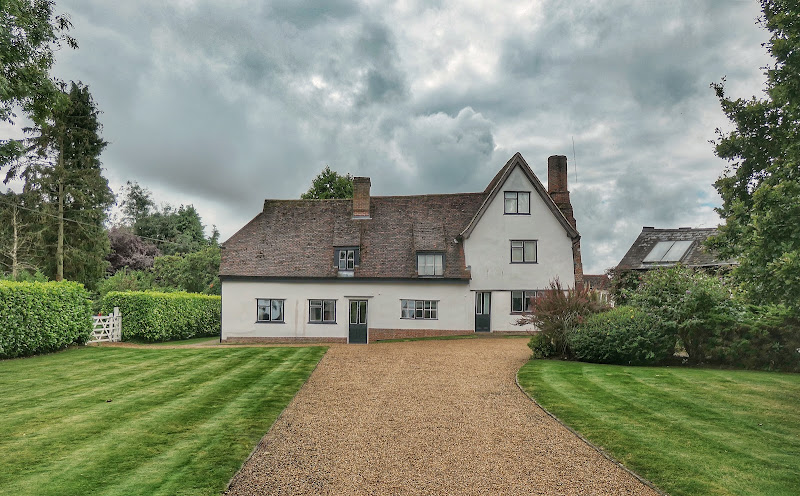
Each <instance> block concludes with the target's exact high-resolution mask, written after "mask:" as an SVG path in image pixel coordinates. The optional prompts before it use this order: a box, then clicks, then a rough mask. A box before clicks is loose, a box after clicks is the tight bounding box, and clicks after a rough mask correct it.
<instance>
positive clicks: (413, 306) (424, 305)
mask: <svg viewBox="0 0 800 496" xmlns="http://www.w3.org/2000/svg"><path fill="white" fill-rule="evenodd" d="M400 318H401V319H424V320H438V319H439V301H438V300H400Z"/></svg>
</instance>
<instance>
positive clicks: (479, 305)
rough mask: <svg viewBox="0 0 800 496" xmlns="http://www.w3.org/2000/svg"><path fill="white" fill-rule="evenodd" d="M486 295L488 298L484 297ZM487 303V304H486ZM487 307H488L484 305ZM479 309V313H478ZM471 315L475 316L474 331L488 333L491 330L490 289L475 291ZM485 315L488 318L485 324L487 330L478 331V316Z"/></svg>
mask: <svg viewBox="0 0 800 496" xmlns="http://www.w3.org/2000/svg"><path fill="white" fill-rule="evenodd" d="M486 297H488V299H484V298H486ZM487 303H488V305H487ZM487 306H488V307H489V308H488V309H487V308H486V307H487ZM479 309H480V312H481V313H478V310H479ZM473 315H474V317H475V332H480V333H490V332H492V292H491V291H476V292H475V308H474V312H473ZM482 315H485V316H486V319H488V321H489V323H488V326H487V330H485V331H479V330H478V316H482Z"/></svg>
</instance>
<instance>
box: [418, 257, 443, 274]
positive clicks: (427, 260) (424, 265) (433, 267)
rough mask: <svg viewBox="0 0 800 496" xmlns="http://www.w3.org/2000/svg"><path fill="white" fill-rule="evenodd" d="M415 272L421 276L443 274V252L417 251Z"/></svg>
mask: <svg viewBox="0 0 800 496" xmlns="http://www.w3.org/2000/svg"><path fill="white" fill-rule="evenodd" d="M417 274H418V275H421V276H434V277H435V276H443V275H444V254H443V253H417Z"/></svg>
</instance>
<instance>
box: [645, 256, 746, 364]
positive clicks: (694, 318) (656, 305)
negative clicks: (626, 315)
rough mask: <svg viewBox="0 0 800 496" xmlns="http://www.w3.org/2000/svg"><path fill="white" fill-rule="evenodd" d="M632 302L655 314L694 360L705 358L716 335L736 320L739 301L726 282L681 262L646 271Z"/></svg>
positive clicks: (698, 360)
mask: <svg viewBox="0 0 800 496" xmlns="http://www.w3.org/2000/svg"><path fill="white" fill-rule="evenodd" d="M629 301H630V304H631V305H632V306H635V307H638V308H640V309H642V310H645V311H647V312H652V313H654V314H655V315H656V316H657V317H658V318H659V319H660V320H661V322H662V325H663V326H664V327H665V330H666V331H667V332H671V333H673V334H675V335H677V336H678V338H679V339H680V342H681V344H682V345H683V347H684V349H685V350H686V353H687V354H688V355H689V359H691V360H692V361H695V362H702V361H704V360H706V359H707V358H708V354H709V347H710V346H711V343H712V340H713V338H714V336H715V335H716V334H717V333H718V332H719V331H720V330H721V329H724V328H726V327H727V326H730V325H732V324H733V323H734V322H735V319H734V316H735V314H736V301H735V300H734V299H733V298H732V297H731V290H730V289H729V288H728V287H727V286H726V285H725V284H724V282H723V281H722V280H721V279H720V278H719V277H716V276H713V275H710V274H706V273H704V272H697V271H693V270H691V269H689V268H688V267H683V266H680V265H679V266H675V267H670V268H662V269H657V270H652V271H650V272H648V273H647V274H645V275H644V276H643V277H642V282H641V284H639V287H638V288H637V289H636V291H635V292H633V293H632V294H631V295H630V299H629Z"/></svg>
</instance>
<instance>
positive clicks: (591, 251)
mask: <svg viewBox="0 0 800 496" xmlns="http://www.w3.org/2000/svg"><path fill="white" fill-rule="evenodd" d="M57 11H59V12H67V13H68V14H69V15H70V17H71V20H72V23H73V24H74V29H73V30H72V34H73V35H74V36H75V37H76V38H77V40H78V42H79V44H80V48H79V49H78V50H75V51H72V50H62V51H61V52H59V53H58V55H57V64H56V65H55V68H54V75H55V76H57V77H59V78H62V79H65V80H70V79H72V80H80V81H82V82H84V83H85V84H88V85H89V87H90V90H91V91H92V94H93V95H94V98H95V100H96V102H97V104H98V106H99V108H100V109H101V110H102V111H103V114H102V123H103V125H104V137H105V139H106V140H108V141H109V142H110V145H109V146H108V148H107V150H106V152H105V153H104V154H103V157H102V160H103V164H104V167H105V168H106V177H108V178H109V180H110V182H111V184H112V187H114V189H115V190H117V189H118V188H119V187H120V186H121V185H122V184H124V183H125V181H127V180H135V181H138V182H139V183H140V184H141V185H142V186H145V187H147V188H149V189H150V190H151V191H153V193H154V196H155V198H156V200H157V201H160V202H169V203H171V204H174V205H178V204H194V205H195V207H196V208H197V209H198V211H199V212H200V214H201V216H202V217H203V220H204V221H205V222H206V223H207V224H209V225H211V224H216V225H217V227H218V228H219V230H220V231H221V234H222V238H223V239H227V237H229V236H230V235H232V234H233V233H234V232H235V231H236V230H237V229H239V228H240V227H241V226H243V225H244V223H246V222H247V221H248V220H249V219H250V218H252V217H253V216H254V215H255V214H256V213H258V211H259V210H260V208H261V205H262V202H263V200H264V198H297V197H299V195H300V194H301V193H302V192H304V191H305V190H307V189H308V186H309V185H310V181H311V179H312V178H313V177H314V176H315V175H316V174H317V173H319V171H320V170H321V169H322V168H323V167H324V166H325V165H330V167H331V168H332V169H334V170H336V171H339V172H341V173H345V172H349V173H351V174H353V175H360V176H369V177H371V178H372V191H373V194H376V195H388V194H415V193H449V192H469V191H481V190H483V189H484V188H485V187H486V185H487V184H488V182H489V181H490V179H491V178H492V176H493V175H494V174H495V173H496V172H497V170H498V169H499V168H500V167H502V165H503V164H505V162H506V161H507V160H508V159H509V158H510V157H511V156H512V155H513V154H514V153H515V152H517V151H519V152H521V153H522V155H523V156H524V157H525V159H526V160H527V161H528V163H529V164H530V165H531V167H532V168H533V170H534V172H535V173H536V174H537V175H538V176H539V178H540V179H541V180H542V182H544V183H546V180H547V173H546V164H547V157H548V156H549V155H554V154H561V155H567V156H568V158H569V162H570V176H569V180H570V190H571V195H572V201H573V204H574V205H575V216H576V218H577V221H578V229H579V230H580V231H581V234H582V236H583V238H582V248H583V256H584V266H585V270H586V272H587V273H599V272H602V271H603V270H604V269H605V268H607V267H610V266H613V265H616V263H617V262H618V261H619V260H620V259H621V257H622V256H623V255H624V253H625V251H626V250H627V248H628V247H629V246H630V244H631V243H632V242H633V240H634V239H635V238H636V236H637V235H638V233H639V232H640V231H641V228H642V226H656V227H680V226H713V225H716V224H717V223H718V218H717V216H716V214H715V213H714V211H713V207H715V206H717V205H718V204H719V198H718V197H717V195H716V193H715V191H714V189H713V187H712V183H713V181H714V180H715V179H716V177H717V176H718V175H719V174H720V172H721V171H722V170H723V168H724V166H725V163H724V162H723V161H721V160H720V159H718V158H716V157H715V156H714V154H713V150H712V146H711V145H710V144H709V143H708V140H710V139H713V138H714V130H715V128H718V127H721V128H723V129H725V128H728V127H729V124H728V122H727V121H726V119H725V118H724V116H723V115H722V113H721V111H720V110H719V105H718V102H717V100H716V98H715V96H714V93H713V91H712V90H711V89H709V83H712V82H716V81H719V80H720V79H721V78H722V77H723V76H726V77H727V81H728V83H727V87H728V88H729V90H730V92H731V93H732V94H734V95H736V96H743V97H749V96H752V95H754V94H760V91H761V90H762V87H763V79H764V78H763V75H762V71H761V70H760V69H759V68H760V67H762V66H764V65H766V64H767V63H769V58H768V56H767V54H766V50H765V49H764V48H763V47H762V46H761V44H762V43H763V42H765V41H766V40H767V39H768V33H767V32H766V31H765V30H764V29H762V28H761V27H759V26H757V25H756V24H755V19H756V17H757V16H758V14H759V8H758V3H757V1H756V0H692V1H689V0H671V1H661V0H639V1H621V0H607V1H580V0H575V1H557V0H537V1H532V2H521V1H510V2H505V1H498V0H494V1H481V0H459V1H448V0H442V1H435V0H428V1H420V2H416V1H413V0H412V1H400V2H384V1H381V0H366V1H363V2H358V1H351V0H328V1H313V2H302V3H301V2H298V1H294V0H279V1H263V0H228V1H225V2H219V1H210V0H209V1H205V0H196V1H195V0H173V1H164V0H130V1H124V2H109V1H108V0H59V1H57ZM573 140H574V152H573ZM576 165H577V167H575V166H576Z"/></svg>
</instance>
